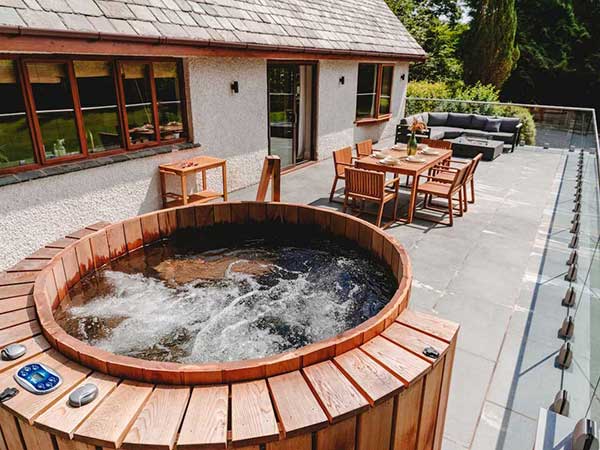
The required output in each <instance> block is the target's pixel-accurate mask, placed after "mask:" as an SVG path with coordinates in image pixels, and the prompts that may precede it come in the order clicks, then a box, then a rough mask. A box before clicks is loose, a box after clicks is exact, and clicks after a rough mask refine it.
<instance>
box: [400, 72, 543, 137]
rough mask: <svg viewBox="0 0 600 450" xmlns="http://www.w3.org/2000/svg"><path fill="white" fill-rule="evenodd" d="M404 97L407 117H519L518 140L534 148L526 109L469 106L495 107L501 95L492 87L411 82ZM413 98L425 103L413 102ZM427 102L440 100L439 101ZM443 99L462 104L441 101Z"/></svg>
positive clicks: (533, 135) (534, 132)
mask: <svg viewBox="0 0 600 450" xmlns="http://www.w3.org/2000/svg"><path fill="white" fill-rule="evenodd" d="M406 96H407V101H406V115H407V116H410V115H413V114H418V113H421V112H429V111H444V112H458V113H467V114H483V115H486V116H502V117H519V118H520V119H521V122H522V123H523V128H522V129H521V139H522V140H523V141H524V142H525V143H526V144H528V145H532V144H535V136H536V127H535V122H534V120H533V115H532V114H531V112H529V110H528V109H526V108H522V107H518V106H512V105H498V104H478V103H471V102H473V101H475V102H492V103H494V102H495V103H497V102H498V101H499V96H500V94H499V92H498V89H496V88H495V87H494V86H492V85H489V84H488V85H482V84H481V83H476V84H475V85H473V86H466V85H465V84H464V83H462V82H458V83H454V84H453V85H449V84H448V83H443V82H433V83H429V82H426V81H411V82H410V83H408V88H407V92H406ZM415 98H423V99H425V100H414V99H415ZM428 99H441V101H440V100H428ZM444 99H450V100H464V102H460V101H459V102H457V101H444Z"/></svg>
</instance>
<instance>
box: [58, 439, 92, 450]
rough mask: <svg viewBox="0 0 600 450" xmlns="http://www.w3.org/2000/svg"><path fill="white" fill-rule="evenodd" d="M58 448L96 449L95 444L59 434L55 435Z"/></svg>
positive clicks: (75, 449)
mask: <svg viewBox="0 0 600 450" xmlns="http://www.w3.org/2000/svg"><path fill="white" fill-rule="evenodd" d="M56 444H57V445H58V450H96V446H95V445H90V444H86V443H85V442H79V441H72V440H70V439H65V438H62V437H60V436H57V437H56Z"/></svg>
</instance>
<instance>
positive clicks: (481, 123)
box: [470, 114, 488, 130]
mask: <svg viewBox="0 0 600 450" xmlns="http://www.w3.org/2000/svg"><path fill="white" fill-rule="evenodd" d="M487 120H488V118H487V116H482V115H481V114H473V116H472V117H471V127H470V128H472V129H474V130H483V129H484V128H485V125H486V124H487Z"/></svg>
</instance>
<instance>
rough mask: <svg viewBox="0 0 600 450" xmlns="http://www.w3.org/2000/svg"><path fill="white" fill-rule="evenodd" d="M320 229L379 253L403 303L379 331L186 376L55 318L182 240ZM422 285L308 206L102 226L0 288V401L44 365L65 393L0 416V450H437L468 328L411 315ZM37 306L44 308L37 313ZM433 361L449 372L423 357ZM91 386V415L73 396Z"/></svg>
mask: <svg viewBox="0 0 600 450" xmlns="http://www.w3.org/2000/svg"><path fill="white" fill-rule="evenodd" d="M263 222H283V223H289V224H306V225H311V224H312V225H317V226H319V227H320V228H321V229H322V230H323V231H324V232H326V233H332V234H334V235H338V236H344V237H346V238H348V239H350V240H353V241H355V242H357V243H358V245H360V246H361V247H363V248H364V249H366V250H368V251H370V252H372V253H373V254H374V255H376V256H377V257H378V258H380V259H381V260H382V261H383V262H385V263H386V264H387V265H388V266H389V267H390V268H391V269H392V271H393V273H394V275H395V277H396V279H397V280H398V289H397V291H396V292H395V294H394V295H393V297H392V299H391V300H390V302H389V303H388V304H387V305H386V306H385V307H384V308H383V309H382V310H381V311H380V312H379V313H378V314H377V315H376V316H374V317H372V318H371V319H369V320H367V321H365V322H363V323H362V324H361V325H359V326H357V327H355V328H353V329H350V330H348V331H346V332H344V333H342V334H340V335H338V336H336V337H334V338H331V339H327V340H325V341H321V342H317V343H315V344H311V345H308V346H305V347H303V348H300V349H297V350H293V351H290V352H286V353H282V354H280V355H275V356H272V357H267V358H260V359H255V360H246V361H236V362H226V363H214V364H191V365H182V364H177V363H163V362H155V361H145V360H140V359H136V358H130V357H126V356H120V355H115V354H112V353H109V352H106V351H103V350H101V349H98V348H95V347H92V346H90V345H87V344H85V343H83V342H81V341H79V340H77V339H75V338H73V337H72V336H70V335H68V334H67V333H66V332H65V331H64V330H63V329H62V328H61V327H60V326H59V325H58V324H57V323H56V322H55V320H54V317H53V311H54V310H55V309H56V307H57V306H58V305H59V303H60V302H61V301H62V300H63V299H64V298H66V297H67V296H68V292H69V289H70V288H71V287H73V286H74V285H75V284H76V283H78V282H79V280H80V279H81V278H82V277H83V276H86V275H87V274H89V273H90V272H92V271H94V270H96V269H98V268H100V267H102V266H104V265H106V264H107V263H109V262H110V261H111V260H113V259H116V258H119V257H120V256H123V255H125V254H127V253H129V252H133V251H135V250H137V249H140V248H141V247H143V246H144V245H147V244H150V243H152V242H155V241H157V240H159V239H163V238H165V237H168V236H170V235H171V234H172V233H173V232H174V231H175V230H178V229H186V228H191V229H198V232H199V233H201V229H202V227H206V226H209V225H212V224H215V223H235V224H247V223H263ZM411 281H412V272H411V266H410V262H409V259H408V256H407V254H406V252H405V250H404V248H403V247H402V246H401V245H399V244H398V242H396V241H395V240H394V239H393V238H392V237H390V236H389V235H386V234H385V233H384V232H383V231H381V230H380V229H379V228H377V227H375V226H373V225H371V224H369V223H367V222H365V221H362V220H359V219H356V218H354V217H351V216H348V215H345V214H341V213H337V212H334V211H329V210H324V209H320V208H315V207H311V206H306V205H294V204H283V203H257V202H237V203H235V202H234V203H220V204H214V205H201V206H187V207H181V208H175V209H170V210H162V211H158V212H153V213H150V214H146V215H143V216H139V217H135V218H132V219H129V220H126V221H124V222H120V223H117V224H109V223H105V222H101V223H98V224H95V225H92V226H89V227H87V228H85V229H82V230H79V231H77V232H74V233H72V234H70V235H68V236H67V237H65V238H64V239H59V240H58V241H55V242H53V243H51V244H48V245H47V246H46V247H44V248H42V249H40V250H38V251H36V252H35V253H34V254H32V255H31V256H30V257H28V258H26V259H24V260H23V261H21V262H20V263H18V264H16V265H15V266H13V267H12V268H10V269H9V270H8V271H6V272H5V273H2V274H0V347H3V346H5V345H8V344H10V343H13V342H21V343H23V344H25V345H26V346H27V348H28V353H27V355H26V356H25V357H23V358H21V359H20V360H17V361H0V390H4V389H5V388H6V387H11V386H16V383H15V381H14V380H13V378H12V376H13V373H14V371H15V370H16V368H17V367H18V366H20V365H22V364H24V363H25V362H26V361H27V362H33V361H40V362H44V363H45V364H47V365H49V366H50V367H53V368H55V369H56V370H57V371H58V372H59V373H61V374H62V376H63V379H64V382H63V385H62V386H61V387H60V388H59V389H57V390H56V391H54V392H52V393H50V394H46V395H44V396H35V395H33V394H30V393H28V392H26V391H24V390H23V389H20V391H21V392H20V393H19V394H18V395H17V396H16V397H14V398H12V399H10V400H8V401H6V402H5V403H2V404H1V406H2V408H0V430H1V432H2V437H1V439H0V449H3V448H7V449H9V450H24V449H30V450H33V449H46V448H47V449H48V450H52V449H55V448H58V449H59V450H69V449H76V450H84V449H87V450H92V449H93V448H94V446H101V447H105V448H120V447H123V448H147V449H150V448H175V447H176V448H182V449H183V448H186V449H192V448H194V449H196V448H198V449H199V448H202V449H204V448H226V447H235V448H244V449H246V450H259V449H261V450H262V449H265V450H399V449H411V450H412V449H419V450H421V449H439V448H441V440H442V433H443V428H444V419H445V412H446V405H447V400H448V390H449V386H450V376H451V369H452V363H453V359H454V348H455V345H456V336H457V333H458V326H457V325H456V324H453V323H451V322H447V321H444V320H442V319H438V318H436V317H432V316H428V315H425V314H421V313H416V312H413V311H411V310H409V309H407V305H408V299H409V295H410V287H411ZM34 306H35V308H34ZM426 347H433V348H435V349H436V350H437V351H438V352H439V357H438V358H430V357H428V356H426V355H425V354H424V353H423V350H424V349H425V348H426ZM86 382H94V383H95V384H97V385H98V387H99V390H100V393H99V396H98V398H97V399H96V400H95V401H94V402H92V403H91V404H89V405H86V406H85V407H82V408H79V409H75V408H71V407H70V406H68V404H67V403H66V398H67V397H68V394H69V393H70V392H71V391H72V390H73V389H75V388H76V387H78V386H79V385H81V384H84V383H86Z"/></svg>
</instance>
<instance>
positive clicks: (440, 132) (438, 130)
mask: <svg viewBox="0 0 600 450" xmlns="http://www.w3.org/2000/svg"><path fill="white" fill-rule="evenodd" d="M429 139H436V140H437V139H444V127H429Z"/></svg>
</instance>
